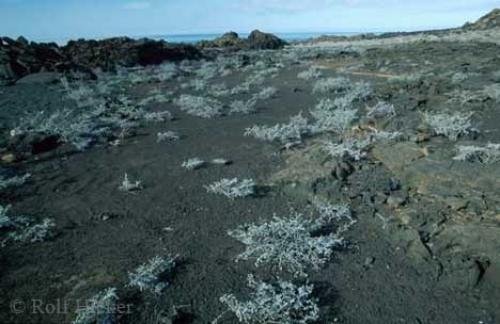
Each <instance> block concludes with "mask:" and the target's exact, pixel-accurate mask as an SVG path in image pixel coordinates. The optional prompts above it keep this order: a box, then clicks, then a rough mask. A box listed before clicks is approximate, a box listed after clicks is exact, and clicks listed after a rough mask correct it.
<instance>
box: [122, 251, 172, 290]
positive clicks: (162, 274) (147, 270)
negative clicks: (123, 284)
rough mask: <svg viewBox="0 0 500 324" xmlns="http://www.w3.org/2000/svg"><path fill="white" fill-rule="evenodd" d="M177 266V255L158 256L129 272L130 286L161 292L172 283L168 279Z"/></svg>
mask: <svg viewBox="0 0 500 324" xmlns="http://www.w3.org/2000/svg"><path fill="white" fill-rule="evenodd" d="M175 266H176V258H175V257H166V258H162V257H159V256H156V257H154V258H152V259H151V260H149V262H148V263H145V264H143V265H140V266H139V267H138V268H137V269H136V270H135V271H134V272H130V273H129V279H130V282H129V286H132V287H137V288H139V290H140V291H145V290H149V291H151V292H153V293H155V294H159V293H161V292H162V291H163V289H165V288H166V287H167V286H168V285H169V284H170V283H169V282H168V280H169V277H170V276H171V275H172V273H173V271H174V269H175Z"/></svg>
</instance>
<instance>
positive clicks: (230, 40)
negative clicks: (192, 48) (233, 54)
mask: <svg viewBox="0 0 500 324" xmlns="http://www.w3.org/2000/svg"><path fill="white" fill-rule="evenodd" d="M198 46H199V47H201V48H234V49H241V48H243V47H244V46H245V41H244V40H243V39H241V38H240V37H239V35H238V34H237V33H235V32H228V33H225V34H224V35H222V36H221V37H218V38H216V39H214V40H211V41H201V42H199V43H198Z"/></svg>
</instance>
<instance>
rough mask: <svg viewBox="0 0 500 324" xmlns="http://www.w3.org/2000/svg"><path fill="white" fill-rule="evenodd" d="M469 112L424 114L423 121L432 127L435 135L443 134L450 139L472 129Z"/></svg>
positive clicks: (456, 137)
mask: <svg viewBox="0 0 500 324" xmlns="http://www.w3.org/2000/svg"><path fill="white" fill-rule="evenodd" d="M470 117H471V114H447V113H440V114H430V113H426V114H424V121H425V122H426V123H427V124H428V125H429V126H430V127H432V129H433V130H434V132H435V134H436V135H443V136H446V137H447V138H449V139H450V140H452V141H456V140H457V139H458V138H459V137H460V136H462V135H467V134H469V133H471V132H472V131H473V128H472V124H471V120H470Z"/></svg>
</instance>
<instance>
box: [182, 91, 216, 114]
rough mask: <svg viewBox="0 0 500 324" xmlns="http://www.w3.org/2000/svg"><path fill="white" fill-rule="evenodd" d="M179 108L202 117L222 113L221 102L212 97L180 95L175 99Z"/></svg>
mask: <svg viewBox="0 0 500 324" xmlns="http://www.w3.org/2000/svg"><path fill="white" fill-rule="evenodd" d="M176 103H177V105H178V106H179V107H180V108H181V110H183V111H185V112H186V113H188V114H190V115H193V116H198V117H202V118H214V117H217V116H220V115H222V109H223V106H222V104H221V103H220V102H219V101H217V100H215V99H212V98H208V97H197V96H192V95H181V96H180V98H179V99H178V100H177V101H176Z"/></svg>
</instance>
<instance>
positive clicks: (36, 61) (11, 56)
mask: <svg viewBox="0 0 500 324" xmlns="http://www.w3.org/2000/svg"><path fill="white" fill-rule="evenodd" d="M64 61H65V59H64V56H63V55H62V53H61V52H60V49H59V47H58V46H57V45H56V44H37V43H29V42H28V41H27V40H26V39H24V38H22V37H20V38H19V39H17V40H13V39H11V38H8V37H3V38H0V83H7V82H9V81H12V80H17V79H19V78H21V77H23V76H26V75H28V74H31V73H37V72H43V71H56V70H57V68H58V65H59V64H60V63H61V62H64Z"/></svg>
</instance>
